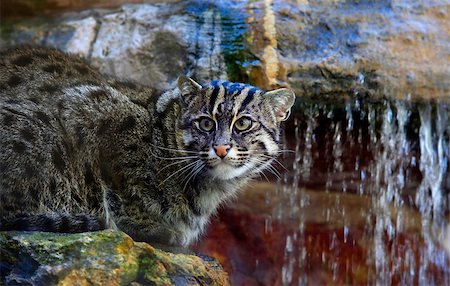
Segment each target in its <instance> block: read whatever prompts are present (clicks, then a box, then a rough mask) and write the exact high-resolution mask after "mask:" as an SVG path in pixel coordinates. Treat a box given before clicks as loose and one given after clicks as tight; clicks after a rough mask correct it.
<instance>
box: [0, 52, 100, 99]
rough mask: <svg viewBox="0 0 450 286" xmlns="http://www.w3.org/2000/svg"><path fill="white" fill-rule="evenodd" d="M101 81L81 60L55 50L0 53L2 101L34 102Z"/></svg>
mask: <svg viewBox="0 0 450 286" xmlns="http://www.w3.org/2000/svg"><path fill="white" fill-rule="evenodd" d="M101 81H102V76H101V75H100V74H99V73H98V72H97V71H96V70H95V69H93V68H91V67H90V66H89V65H87V64H86V63H85V62H84V61H83V60H82V59H81V58H79V57H76V56H69V55H67V54H64V53H63V52H61V51H59V50H56V49H52V48H43V47H19V48H12V49H8V50H5V51H2V52H0V92H1V94H2V98H5V97H6V96H10V97H14V98H15V99H17V100H18V99H22V100H30V101H31V102H36V101H39V99H41V100H44V99H46V96H47V95H52V94H54V93H56V92H57V91H58V90H61V89H62V88H65V87H68V86H74V85H77V84H93V85H96V84H99V83H100V82H101ZM23 91H25V92H23ZM30 92H31V93H32V94H30Z"/></svg>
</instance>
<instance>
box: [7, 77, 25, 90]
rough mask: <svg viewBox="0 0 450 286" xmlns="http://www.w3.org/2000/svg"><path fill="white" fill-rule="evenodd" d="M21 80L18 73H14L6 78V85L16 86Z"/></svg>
mask: <svg viewBox="0 0 450 286" xmlns="http://www.w3.org/2000/svg"><path fill="white" fill-rule="evenodd" d="M21 82H22V79H21V78H20V77H19V76H18V75H15V74H13V75H12V76H10V77H9V79H8V85H9V86H10V87H15V86H18V85H19V84H20V83H21Z"/></svg>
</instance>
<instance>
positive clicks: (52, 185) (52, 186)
mask: <svg viewBox="0 0 450 286" xmlns="http://www.w3.org/2000/svg"><path fill="white" fill-rule="evenodd" d="M49 189H50V192H52V193H56V179H55V178H51V179H50V185H49Z"/></svg>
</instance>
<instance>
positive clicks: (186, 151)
mask: <svg viewBox="0 0 450 286" xmlns="http://www.w3.org/2000/svg"><path fill="white" fill-rule="evenodd" d="M149 144H150V145H151V146H152V147H155V148H158V149H161V150H165V151H173V152H181V153H191V154H198V153H199V152H197V151H188V150H183V149H174V148H168V147H163V146H158V145H155V144H152V143H149Z"/></svg>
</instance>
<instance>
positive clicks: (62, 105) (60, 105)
mask: <svg viewBox="0 0 450 286" xmlns="http://www.w3.org/2000/svg"><path fill="white" fill-rule="evenodd" d="M57 106H58V109H59V110H61V109H64V108H65V107H64V101H63V100H60V101H58V103H57Z"/></svg>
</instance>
